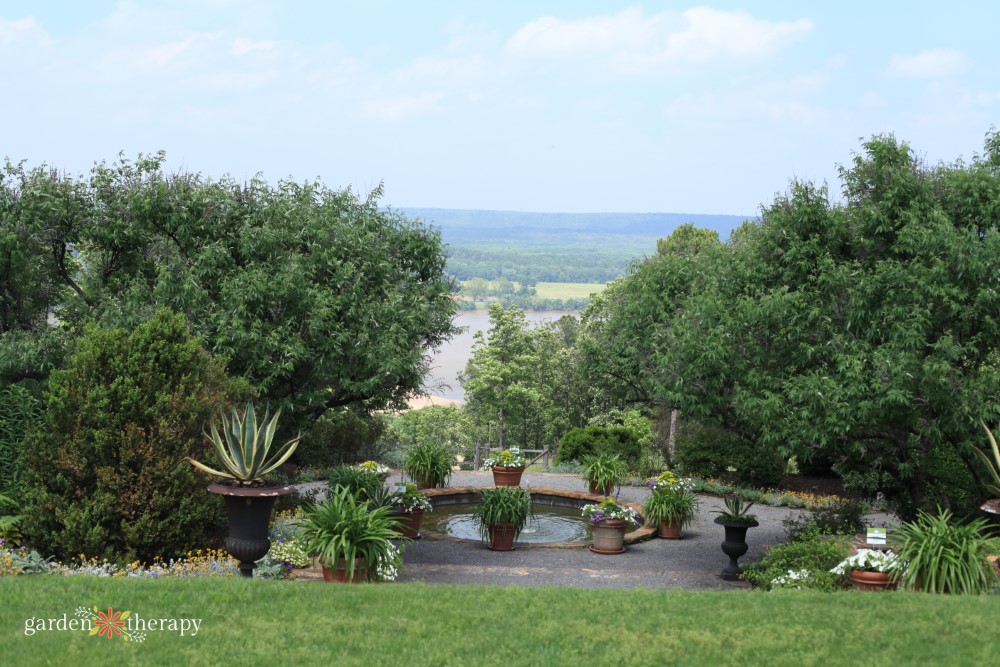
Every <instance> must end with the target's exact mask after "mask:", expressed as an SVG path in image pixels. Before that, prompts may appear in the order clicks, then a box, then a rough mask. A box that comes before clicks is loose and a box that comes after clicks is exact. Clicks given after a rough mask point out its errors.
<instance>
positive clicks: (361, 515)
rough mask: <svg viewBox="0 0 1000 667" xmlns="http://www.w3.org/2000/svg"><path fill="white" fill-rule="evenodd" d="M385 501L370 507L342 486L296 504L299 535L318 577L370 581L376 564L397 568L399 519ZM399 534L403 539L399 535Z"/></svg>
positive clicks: (369, 504)
mask: <svg viewBox="0 0 1000 667" xmlns="http://www.w3.org/2000/svg"><path fill="white" fill-rule="evenodd" d="M391 512H392V508H391V507H389V506H380V507H372V505H371V503H370V502H368V501H365V500H359V498H358V497H357V496H355V495H354V494H353V493H351V491H350V490H349V489H347V488H345V487H342V486H337V487H334V488H333V489H332V490H331V492H330V496H329V497H328V498H327V499H326V500H325V501H323V502H321V503H318V504H316V503H307V504H305V505H304V506H303V508H302V514H303V518H302V519H301V520H300V523H299V525H300V526H301V527H302V534H301V535H302V539H303V540H304V541H305V547H306V550H307V551H308V553H309V554H311V555H313V556H315V557H316V558H317V560H318V561H319V563H320V565H322V566H323V580H324V581H330V582H334V581H339V582H346V583H355V582H358V581H376V580H377V579H378V572H379V569H380V568H385V567H387V566H391V567H392V568H393V569H395V568H396V567H398V565H399V559H400V550H399V549H397V548H396V547H395V545H394V544H393V543H392V542H391V540H394V539H401V536H400V533H399V522H398V521H397V519H396V518H395V517H393V516H392V513H391ZM402 539H405V538H402Z"/></svg>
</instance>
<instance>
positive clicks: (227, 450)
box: [185, 401, 302, 486]
mask: <svg viewBox="0 0 1000 667" xmlns="http://www.w3.org/2000/svg"><path fill="white" fill-rule="evenodd" d="M269 415H270V411H269V410H265V412H264V418H263V420H261V422H260V425H259V426H258V424H257V415H256V413H255V412H254V405H253V401H250V402H248V403H247V407H246V410H244V411H243V414H242V415H240V414H239V413H238V412H237V410H236V409H235V408H234V409H233V416H232V418H231V419H226V416H225V415H224V414H223V415H220V419H221V421H222V434H221V435H220V434H219V429H218V427H217V426H216V422H215V420H213V421H212V425H211V433H206V434H205V437H206V438H207V439H208V440H209V441H210V442H211V443H212V444H213V445H214V446H215V453H216V455H217V456H218V457H219V462H220V463H222V465H223V467H224V468H225V469H226V471H227V472H223V471H221V470H216V469H214V468H210V467H208V466H207V465H205V464H203V463H199V462H198V461H195V460H194V459H192V458H191V457H190V456H188V457H185V460H186V461H187V462H188V463H190V464H191V465H193V466H194V467H195V468H197V469H199V470H203V471H205V472H207V473H209V474H210V475H216V476H218V477H222V478H224V479H230V480H233V481H235V482H236V484H237V485H239V486H252V485H255V484H259V483H261V482H263V481H264V476H265V475H267V474H268V473H269V472H271V471H272V470H274V469H275V468H277V467H278V466H280V465H281V464H282V463H284V462H285V461H287V460H288V458H289V457H290V456H291V455H292V453H293V452H295V448H296V447H297V446H298V444H299V440H300V439H301V437H302V436H301V435H299V436H298V437H295V438H292V439H291V440H289V441H288V442H286V443H285V444H284V445H282V446H281V449H279V450H278V451H277V452H275V453H274V454H273V455H271V456H270V457H269V456H268V454H269V453H270V451H271V440H272V439H273V438H274V432H275V431H276V430H277V428H278V417H279V416H280V415H281V410H280V409H279V410H278V411H277V412H275V413H274V415H273V416H269Z"/></svg>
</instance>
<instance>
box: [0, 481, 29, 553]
mask: <svg viewBox="0 0 1000 667" xmlns="http://www.w3.org/2000/svg"><path fill="white" fill-rule="evenodd" d="M23 518H24V515H23V514H21V508H20V506H19V505H18V504H17V503H16V502H14V500H13V499H12V498H8V497H7V496H5V495H3V494H0V541H3V542H4V543H7V544H13V545H14V546H20V545H21V529H20V528H19V527H18V526H19V524H20V523H21V520H22V519H23Z"/></svg>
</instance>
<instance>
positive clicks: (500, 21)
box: [0, 0, 1000, 215]
mask: <svg viewBox="0 0 1000 667" xmlns="http://www.w3.org/2000/svg"><path fill="white" fill-rule="evenodd" d="M998 25H1000V3H994V2H985V1H984V2H956V3H941V2H919V1H918V2H905V3H903V2H898V3H897V2H838V3H801V2H741V3H734V2H712V3H711V4H704V5H699V4H686V3H680V2H641V3H638V2H637V3H629V2H615V1H612V0H608V1H605V2H595V1H585V0H574V1H572V2H571V1H565V2H543V1H538V2H514V1H510V0H504V1H503V2H501V1H499V0H489V1H476V0H465V1H462V2H451V1H445V0H435V1H433V2H430V1H428V2H420V3H417V2H406V1H404V0H398V1H396V2H388V1H385V0H366V1H353V0H351V1H345V0H330V1H327V2H304V1H303V2H296V1H294V0H288V1H287V2H265V1H255V0H241V1H235V0H234V1H229V0H204V1H201V2H195V1H193V0H132V1H128V2H105V1H100V0H89V1H87V2H56V1H47V0H41V1H39V0H33V1H30V2H29V1H21V0H0V71H2V81H3V91H4V95H3V96H4V98H5V100H4V103H3V104H2V105H0V123H2V126H3V128H4V131H3V139H2V140H0V155H4V156H7V157H9V158H10V159H12V160H14V161H17V160H21V159H26V160H28V162H29V164H32V165H35V164H40V163H43V162H44V163H47V164H49V165H52V166H55V167H58V168H60V169H64V170H67V171H69V172H71V173H82V172H85V171H86V170H87V169H89V167H90V165H92V164H93V163H94V162H95V161H100V160H113V159H114V158H115V157H116V156H117V154H118V152H119V151H124V152H125V154H126V155H128V156H131V157H134V156H135V155H136V154H137V153H139V152H144V153H151V152H155V151H157V150H160V149H163V150H166V151H167V157H168V167H169V168H170V169H172V170H177V169H186V170H190V171H197V172H201V173H203V174H205V175H208V176H211V177H219V176H222V175H223V174H230V175H232V176H234V177H236V178H240V179H243V178H247V177H250V176H253V175H254V174H256V173H258V172H259V173H262V174H263V175H264V176H265V177H266V178H268V179H271V180H276V179H279V178H284V177H291V178H293V179H295V180H305V179H312V178H315V177H320V178H322V179H323V180H324V181H325V182H326V183H327V184H329V185H331V186H336V187H340V186H351V187H353V188H355V189H356V190H360V191H362V192H364V191H367V190H368V189H370V188H371V187H373V186H375V185H376V184H378V183H379V182H384V184H385V192H386V195H385V198H384V202H385V203H387V204H389V205H392V206H394V207H440V208H474V209H501V210H522V211H569V212H598V211H600V212H605V211H614V212H618V211H622V212H625V211H636V212H654V211H658V212H681V213H727V214H737V215H753V214H754V213H756V212H757V210H758V208H759V206H760V205H761V204H762V203H766V202H769V201H771V200H772V199H773V197H774V195H775V193H777V192H783V191H784V190H785V189H786V187H787V185H788V182H789V180H790V179H791V178H793V177H797V178H800V179H804V180H813V181H818V182H822V181H827V182H828V183H830V185H831V190H832V191H834V193H836V192H839V183H838V181H837V177H836V174H837V171H836V165H837V164H844V163H846V162H848V161H849V160H850V158H851V154H852V151H856V150H858V148H859V146H860V139H861V138H863V137H864V138H867V137H869V136H871V135H872V134H876V133H888V132H892V133H894V134H895V135H896V136H897V137H898V138H900V139H903V140H905V141H907V142H909V143H910V144H911V145H912V146H913V147H914V149H915V150H916V151H917V152H918V154H920V155H921V156H923V157H924V158H926V159H927V160H928V161H930V162H932V163H933V162H938V161H953V160H955V159H957V158H959V157H960V156H961V157H964V158H966V159H968V158H970V157H971V156H972V154H973V153H974V152H977V151H980V150H981V149H982V145H983V137H984V134H985V132H986V131H987V130H988V129H989V128H990V126H991V125H1000V67H998V64H1000V57H998V56H1000V51H998V48H997V42H996V26H998Z"/></svg>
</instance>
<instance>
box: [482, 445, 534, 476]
mask: <svg viewBox="0 0 1000 667" xmlns="http://www.w3.org/2000/svg"><path fill="white" fill-rule="evenodd" d="M527 463H528V460H527V459H526V458H525V457H524V454H522V453H521V450H520V449H519V448H517V447H511V448H510V449H504V450H503V451H500V452H497V453H496V454H493V455H491V456H489V457H488V458H487V459H486V460H485V461H483V470H492V471H493V486H519V485H520V484H521V475H523V474H524V468H525V466H526V465H527Z"/></svg>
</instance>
